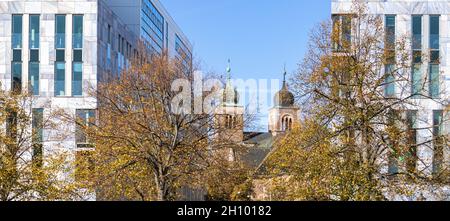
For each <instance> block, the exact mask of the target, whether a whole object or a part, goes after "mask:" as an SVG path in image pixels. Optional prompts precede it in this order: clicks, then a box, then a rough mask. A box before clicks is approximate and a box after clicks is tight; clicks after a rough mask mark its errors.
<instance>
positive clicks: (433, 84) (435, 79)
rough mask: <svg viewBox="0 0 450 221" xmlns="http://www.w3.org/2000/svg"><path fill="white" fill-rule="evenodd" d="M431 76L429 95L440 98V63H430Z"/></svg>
mask: <svg viewBox="0 0 450 221" xmlns="http://www.w3.org/2000/svg"><path fill="white" fill-rule="evenodd" d="M429 73H430V77H429V79H430V80H429V96H430V97H431V98H439V95H440V87H439V84H440V83H439V82H440V80H439V77H440V72H439V64H430V70H429Z"/></svg>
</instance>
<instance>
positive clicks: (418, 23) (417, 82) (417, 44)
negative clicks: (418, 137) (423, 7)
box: [385, 15, 440, 98]
mask: <svg viewBox="0 0 450 221" xmlns="http://www.w3.org/2000/svg"><path fill="white" fill-rule="evenodd" d="M439 18H440V16H439V15H430V20H429V22H430V24H429V27H430V30H429V36H430V39H429V40H430V42H429V45H430V47H429V48H430V61H429V64H428V74H429V76H428V77H426V78H425V77H424V76H423V71H422V65H423V62H424V60H423V58H422V57H423V56H422V54H423V53H422V20H423V16H422V15H413V16H412V55H413V57H412V61H413V68H412V70H411V94H412V96H413V97H414V98H421V97H425V96H426V92H424V91H425V82H424V79H428V82H427V83H428V94H427V96H428V97H431V98H439V96H440V65H439V64H440V62H439V57H440V51H439V47H440V41H439V32H440V30H439V26H440V22H439ZM395 20H396V16H395V15H386V17H385V30H386V36H385V39H386V40H385V44H386V45H385V48H386V52H387V59H386V61H387V64H386V67H385V72H386V74H385V76H386V78H385V85H386V86H385V96H388V97H392V96H395V38H396V33H395V25H396V21H395Z"/></svg>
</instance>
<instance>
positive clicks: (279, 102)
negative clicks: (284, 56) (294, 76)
mask: <svg viewBox="0 0 450 221" xmlns="http://www.w3.org/2000/svg"><path fill="white" fill-rule="evenodd" d="M286 74H287V73H286V69H285V70H284V73H283V87H282V88H281V90H280V91H278V92H277V93H276V94H275V97H274V104H275V106H276V107H292V106H294V104H295V98H294V94H293V93H292V92H290V91H289V88H288V85H287V83H286Z"/></svg>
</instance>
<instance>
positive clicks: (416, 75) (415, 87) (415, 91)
mask: <svg viewBox="0 0 450 221" xmlns="http://www.w3.org/2000/svg"><path fill="white" fill-rule="evenodd" d="M420 69H421V65H420V64H415V65H414V66H413V69H412V75H411V81H412V90H411V93H412V95H413V96H414V97H415V98H419V97H420V95H422V91H423V86H424V85H423V81H422V72H421V70H420Z"/></svg>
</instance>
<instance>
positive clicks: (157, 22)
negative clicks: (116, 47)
mask: <svg viewBox="0 0 450 221" xmlns="http://www.w3.org/2000/svg"><path fill="white" fill-rule="evenodd" d="M106 3H107V4H108V6H109V7H110V8H111V9H112V10H113V11H114V13H116V14H117V15H119V16H120V17H121V18H123V21H124V23H125V24H126V26H127V28H128V29H130V30H132V31H133V33H135V34H136V35H137V36H140V37H141V38H142V39H144V40H145V42H146V43H147V46H148V47H149V48H150V49H151V50H153V51H154V52H156V53H162V52H163V51H164V50H167V51H168V53H169V55H170V56H178V57H181V58H183V59H185V60H186V62H188V63H189V62H190V60H191V59H192V45H191V43H190V42H189V40H188V38H187V37H186V36H185V35H184V34H183V32H182V31H181V29H180V28H179V27H178V25H177V24H176V23H175V21H174V20H173V18H172V17H171V16H170V14H169V13H168V12H167V10H166V9H165V8H164V6H163V5H162V4H161V2H160V1H159V0H126V1H124V0H108V1H106Z"/></svg>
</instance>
